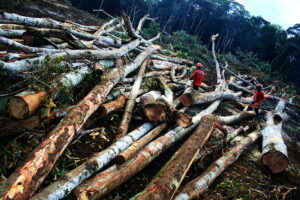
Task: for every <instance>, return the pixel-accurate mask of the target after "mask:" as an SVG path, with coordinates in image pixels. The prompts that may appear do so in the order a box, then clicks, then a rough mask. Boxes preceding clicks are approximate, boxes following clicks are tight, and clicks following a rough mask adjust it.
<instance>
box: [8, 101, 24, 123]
mask: <svg viewBox="0 0 300 200" xmlns="http://www.w3.org/2000/svg"><path fill="white" fill-rule="evenodd" d="M8 109H9V113H10V115H11V116H12V117H14V118H16V119H25V118H26V117H27V116H28V115H29V107H28V104H27V102H26V101H25V100H24V99H23V98H22V97H12V98H11V99H10V101H9V104H8Z"/></svg>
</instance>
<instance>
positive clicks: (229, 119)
mask: <svg viewBox="0 0 300 200" xmlns="http://www.w3.org/2000/svg"><path fill="white" fill-rule="evenodd" d="M255 115H256V114H255V112H254V111H245V112H241V113H239V114H236V115H231V116H226V117H223V116H217V120H218V121H219V122H220V123H221V124H233V123H238V122H240V121H243V120H245V119H248V118H250V117H253V116H255Z"/></svg>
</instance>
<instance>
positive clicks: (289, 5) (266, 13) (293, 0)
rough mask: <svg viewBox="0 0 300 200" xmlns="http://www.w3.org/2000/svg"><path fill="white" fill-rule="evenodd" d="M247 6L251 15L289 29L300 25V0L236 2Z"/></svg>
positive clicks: (239, 0)
mask: <svg viewBox="0 0 300 200" xmlns="http://www.w3.org/2000/svg"><path fill="white" fill-rule="evenodd" d="M236 1H237V2H239V3H240V4H242V5H244V6H245V9H246V10H248V11H249V12H250V14H251V15H255V16H262V17H263V18H264V19H265V20H267V21H269V22H271V23H273V24H277V25H280V26H281V27H282V28H284V29H287V28H288V27H291V26H293V25H294V24H297V23H300V0H236Z"/></svg>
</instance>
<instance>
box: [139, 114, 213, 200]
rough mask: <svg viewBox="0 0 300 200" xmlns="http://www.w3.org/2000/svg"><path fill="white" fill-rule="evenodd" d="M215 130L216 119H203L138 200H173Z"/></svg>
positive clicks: (209, 116)
mask: <svg viewBox="0 0 300 200" xmlns="http://www.w3.org/2000/svg"><path fill="white" fill-rule="evenodd" d="M213 129H214V117H213V116H212V115H208V116H204V117H202V119H201V121H200V125H199V126H198V128H197V129H196V131H194V133H193V134H192V135H191V136H190V137H189V138H188V139H187V140H186V141H185V142H184V144H182V145H181V147H180V149H179V150H178V151H176V153H175V154H174V155H173V156H172V158H171V159H170V160H169V161H168V162H167V164H166V165H165V166H164V167H163V170H162V171H160V173H159V175H158V176H157V177H156V178H155V179H154V180H152V181H151V183H150V184H149V185H147V187H146V188H145V189H144V190H143V191H142V192H141V194H140V195H139V196H138V198H137V200H147V199H149V200H155V199H157V200H164V199H166V200H167V199H172V198H173V195H174V194H175V192H176V190H177V189H178V187H179V186H180V184H181V182H182V181H183V179H184V177H185V175H186V173H187V172H188V170H189V168H190V167H191V165H192V163H193V162H194V160H195V158H196V156H197V155H198V153H199V151H201V149H202V148H203V146H204V144H205V143H206V141H207V140H208V138H209V137H210V135H211V133H212V131H213Z"/></svg>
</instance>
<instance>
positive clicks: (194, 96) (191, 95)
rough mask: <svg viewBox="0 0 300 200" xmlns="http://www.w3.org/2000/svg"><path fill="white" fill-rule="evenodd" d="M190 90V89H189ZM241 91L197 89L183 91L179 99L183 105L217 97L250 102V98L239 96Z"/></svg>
mask: <svg viewBox="0 0 300 200" xmlns="http://www.w3.org/2000/svg"><path fill="white" fill-rule="evenodd" d="M191 91H192V90H191ZM241 95H242V93H241V92H238V93H233V92H230V91H228V90H227V91H214V92H206V93H200V92H197V91H194V92H185V93H184V94H183V95H182V96H181V97H180V101H181V103H182V104H183V105H184V106H190V105H192V104H203V103H206V102H212V101H216V100H219V99H227V100H234V101H237V102H243V103H249V104H250V103H251V101H252V99H251V98H243V97H241Z"/></svg>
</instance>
